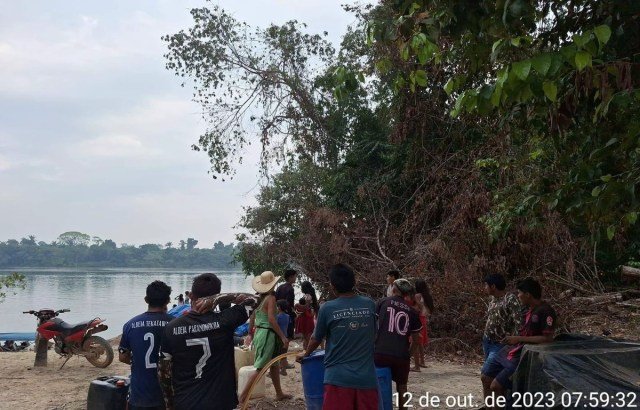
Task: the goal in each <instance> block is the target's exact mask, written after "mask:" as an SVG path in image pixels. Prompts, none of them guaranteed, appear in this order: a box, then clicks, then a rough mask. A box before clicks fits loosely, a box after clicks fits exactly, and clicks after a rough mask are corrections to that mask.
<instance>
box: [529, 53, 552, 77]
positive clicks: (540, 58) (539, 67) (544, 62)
mask: <svg viewBox="0 0 640 410" xmlns="http://www.w3.org/2000/svg"><path fill="white" fill-rule="evenodd" d="M531 65H532V66H533V69H534V70H536V71H537V72H538V74H540V75H541V76H545V75H547V73H548V72H549V68H551V54H549V53H542V54H538V55H537V56H535V57H534V58H533V60H531Z"/></svg>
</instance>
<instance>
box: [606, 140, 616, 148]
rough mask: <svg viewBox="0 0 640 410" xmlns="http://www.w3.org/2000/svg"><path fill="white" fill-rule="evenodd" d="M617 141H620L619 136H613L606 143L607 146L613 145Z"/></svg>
mask: <svg viewBox="0 0 640 410" xmlns="http://www.w3.org/2000/svg"><path fill="white" fill-rule="evenodd" d="M616 142H618V139H617V138H611V139H610V140H609V141H607V143H606V144H605V146H604V147H605V148H607V147H610V146H612V145H613V144H615V143H616Z"/></svg>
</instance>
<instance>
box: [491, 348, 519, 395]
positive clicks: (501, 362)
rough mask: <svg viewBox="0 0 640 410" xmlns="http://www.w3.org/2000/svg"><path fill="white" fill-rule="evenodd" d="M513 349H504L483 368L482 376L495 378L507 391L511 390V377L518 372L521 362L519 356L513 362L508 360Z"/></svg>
mask: <svg viewBox="0 0 640 410" xmlns="http://www.w3.org/2000/svg"><path fill="white" fill-rule="evenodd" d="M511 349H513V347H512V346H505V347H503V348H502V349H500V351H499V352H498V353H496V354H495V355H494V356H493V357H491V358H490V359H488V360H487V362H485V364H484V366H482V374H483V375H484V376H489V377H492V378H494V379H495V380H496V381H497V382H498V383H500V386H502V387H504V388H505V389H510V388H511V386H512V383H511V376H513V374H514V373H515V372H516V369H517V368H518V362H519V361H520V357H519V356H518V357H516V358H514V359H511V360H509V359H508V358H507V356H508V354H509V350H511Z"/></svg>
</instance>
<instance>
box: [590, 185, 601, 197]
mask: <svg viewBox="0 0 640 410" xmlns="http://www.w3.org/2000/svg"><path fill="white" fill-rule="evenodd" d="M600 192H602V187H600V186H597V187H595V188H593V189H592V190H591V196H594V197H596V196H598V195H600Z"/></svg>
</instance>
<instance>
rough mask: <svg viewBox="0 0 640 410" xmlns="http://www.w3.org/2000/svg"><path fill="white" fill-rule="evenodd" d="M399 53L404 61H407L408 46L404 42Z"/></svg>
mask: <svg viewBox="0 0 640 410" xmlns="http://www.w3.org/2000/svg"><path fill="white" fill-rule="evenodd" d="M400 55H401V57H402V59H403V60H404V61H407V60H408V59H409V47H408V46H407V45H406V44H405V45H404V46H403V47H402V51H401V52H400Z"/></svg>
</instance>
